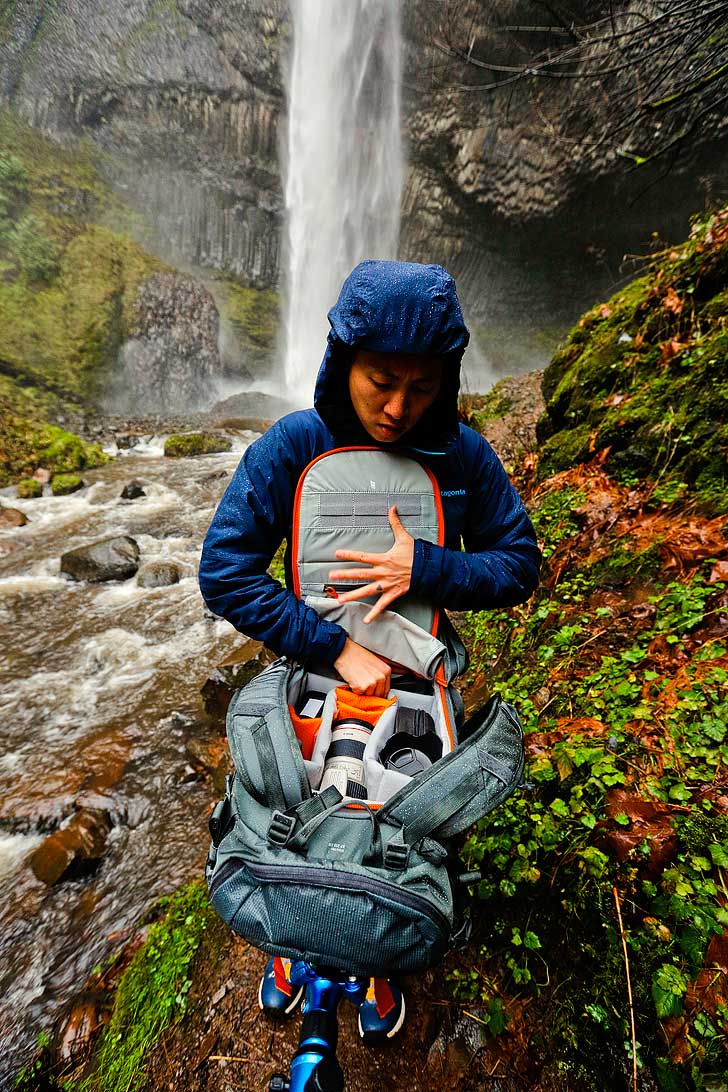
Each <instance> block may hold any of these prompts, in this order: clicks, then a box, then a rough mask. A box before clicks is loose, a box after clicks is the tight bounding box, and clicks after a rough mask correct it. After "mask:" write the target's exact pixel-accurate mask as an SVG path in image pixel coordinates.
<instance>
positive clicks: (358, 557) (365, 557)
mask: <svg viewBox="0 0 728 1092" xmlns="http://www.w3.org/2000/svg"><path fill="white" fill-rule="evenodd" d="M334 556H335V557H338V558H339V560H340V561H358V562H360V563H361V564H362V565H376V563H377V562H378V561H381V560H382V558H383V557H384V556H385V555H384V554H364V553H362V552H361V550H337V551H336V554H335V555H334Z"/></svg>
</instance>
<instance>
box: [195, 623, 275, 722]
mask: <svg viewBox="0 0 728 1092" xmlns="http://www.w3.org/2000/svg"><path fill="white" fill-rule="evenodd" d="M275 658H276V655H275V653H274V652H272V651H271V650H270V649H269V648H266V647H265V645H264V644H263V643H262V642H261V641H253V640H248V641H246V642H245V644H244V645H242V646H241V647H240V648H239V649H236V651H235V652H233V653H232V654H231V655H230V656H228V657H227V658H226V659H224V660H223V661H222V663H219V664H218V665H217V667H216V668H215V670H214V671H213V672H212V674H211V675H210V676H209V678H207V679H206V680H205V682H204V683H203V685H202V687H201V690H200V693H201V694H202V704H203V707H204V709H205V712H206V713H207V715H208V716H210V717H213V718H214V719H218V718H220V719H222V720H223V722H224V719H225V714H226V713H227V708H228V705H229V704H230V699H231V697H232V696H233V694H234V692H235V691H236V690H239V689H240V687H241V686H245V684H246V683H249V682H250V680H251V679H254V678H255V676H256V675H259V674H260V673H261V671H262V670H263V668H264V667H267V666H268V664H272V663H273V661H274V660H275Z"/></svg>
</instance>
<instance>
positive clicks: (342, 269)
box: [285, 0, 404, 404]
mask: <svg viewBox="0 0 728 1092" xmlns="http://www.w3.org/2000/svg"><path fill="white" fill-rule="evenodd" d="M399 7H400V5H399V0H291V8H292V15H293V52H292V63H291V70H290V77H289V82H288V142H287V163H286V165H285V177H286V195H285V196H286V216H287V244H286V256H287V277H286V284H285V296H286V300H285V307H286V318H285V338H286V344H285V374H286V383H287V387H288V394H289V397H290V398H292V399H294V400H296V401H298V402H299V404H310V401H311V391H312V386H313V379H314V377H315V375H316V372H317V370H318V366H319V364H320V362H321V358H322V356H323V351H324V346H325V341H326V335H327V333H328V329H329V325H328V321H327V319H326V314H327V312H328V310H329V309H330V308H331V306H332V305H333V303H334V302H335V300H336V297H337V295H338V292H339V288H340V287H341V284H342V281H343V280H344V278H345V277H346V275H347V274H348V273H349V272H350V271H351V269H352V268H353V266H354V265H356V263H357V262H359V261H361V260H362V259H364V258H396V256H397V245H398V241H399V218H400V200H401V193H402V180H403V174H404V169H403V153H402V133H401V123H400V83H401V79H400V69H401V57H400V12H399Z"/></svg>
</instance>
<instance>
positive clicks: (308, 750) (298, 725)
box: [288, 705, 323, 761]
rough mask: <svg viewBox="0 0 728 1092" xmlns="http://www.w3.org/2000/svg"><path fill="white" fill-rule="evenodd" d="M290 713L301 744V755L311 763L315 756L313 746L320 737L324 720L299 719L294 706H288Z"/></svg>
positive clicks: (313, 718) (320, 718) (314, 718)
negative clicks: (320, 729)
mask: <svg viewBox="0 0 728 1092" xmlns="http://www.w3.org/2000/svg"><path fill="white" fill-rule="evenodd" d="M288 712H289V713H290V714H291V722H292V724H293V731H294V732H295V733H296V736H297V738H298V741H299V743H300V744H301V754H302V755H303V757H304V758H305V759H306V761H309V760H310V758H311V755H312V754H313V745H314V743H315V742H316V736H317V735H318V730H319V728H320V727H321V720H322V719H323V718H322V717H299V715H298V713H297V712H296V710H295V709H294V708H293V706H292V705H289V706H288Z"/></svg>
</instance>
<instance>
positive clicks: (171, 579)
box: [136, 561, 179, 588]
mask: <svg viewBox="0 0 728 1092" xmlns="http://www.w3.org/2000/svg"><path fill="white" fill-rule="evenodd" d="M136 582H137V584H138V585H139V587H140V588H164V587H167V585H168V584H179V569H178V568H177V566H176V565H175V564H174V562H173V561H150V562H148V563H147V564H146V565H144V566H143V567H142V568H141V569H140V570H139V572H138V573H137V578H136Z"/></svg>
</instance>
